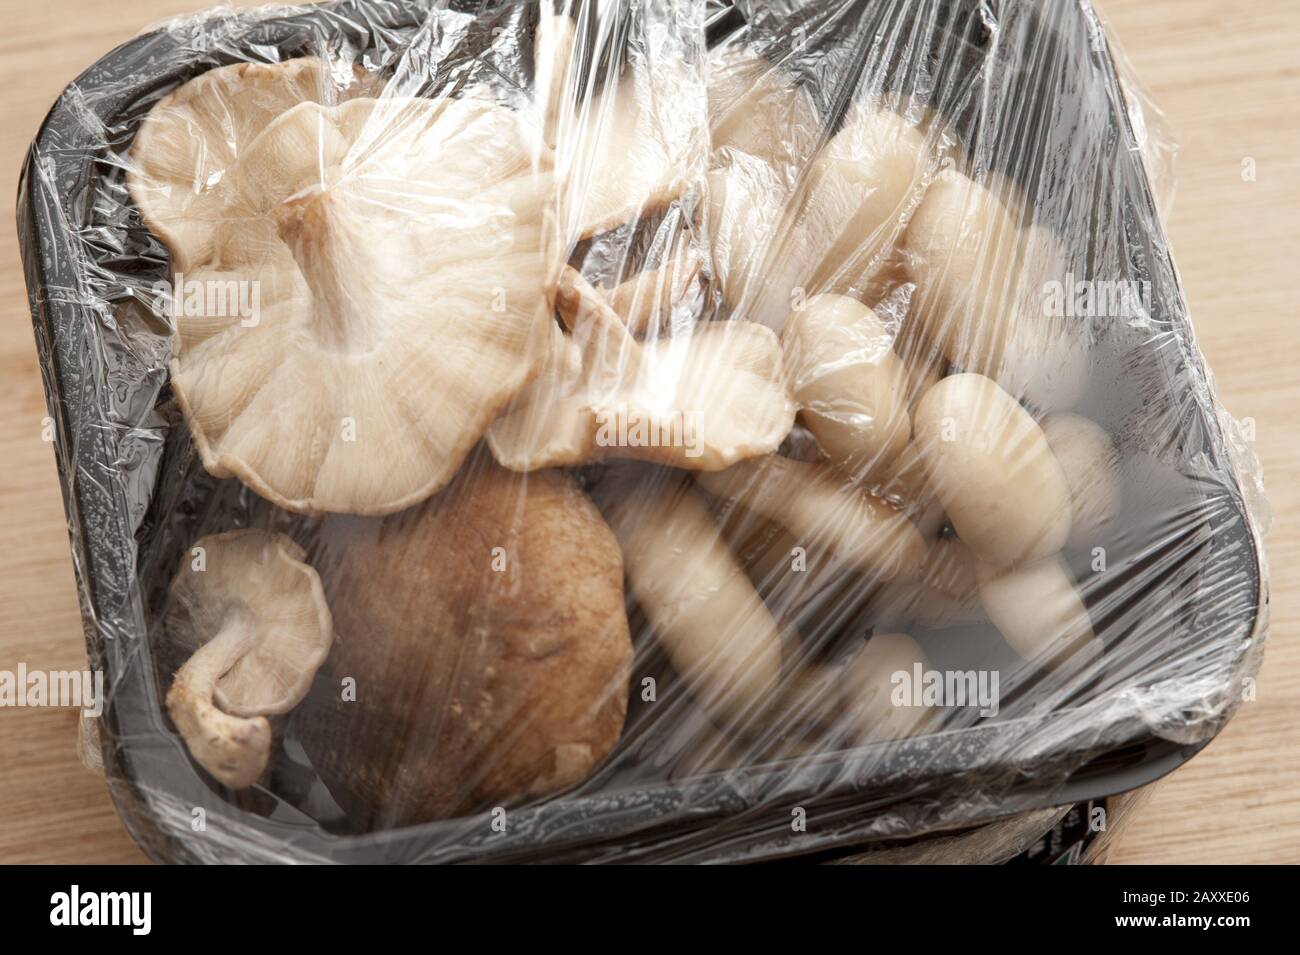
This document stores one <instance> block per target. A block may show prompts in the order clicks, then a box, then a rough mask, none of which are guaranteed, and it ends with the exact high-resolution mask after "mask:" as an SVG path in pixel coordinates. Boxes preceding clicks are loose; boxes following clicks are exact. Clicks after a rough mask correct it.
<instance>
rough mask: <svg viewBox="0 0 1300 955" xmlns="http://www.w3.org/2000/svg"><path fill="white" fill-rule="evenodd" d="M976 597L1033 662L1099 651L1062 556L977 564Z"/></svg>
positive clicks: (1054, 663)
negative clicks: (1008, 563)
mask: <svg viewBox="0 0 1300 955" xmlns="http://www.w3.org/2000/svg"><path fill="white" fill-rule="evenodd" d="M976 574H977V576H978V578H979V594H980V602H981V603H982V604H983V606H984V610H985V612H987V613H988V616H989V620H991V621H992V622H993V624H994V626H996V627H997V628H998V630H999V631H1001V633H1002V636H1003V637H1004V638H1005V639H1006V641H1007V643H1009V644H1010V645H1011V647H1012V648H1013V649H1014V650H1015V651H1016V652H1017V653H1019V654H1020V656H1022V657H1023V658H1024V659H1025V660H1027V661H1028V662H1030V663H1031V664H1033V665H1035V666H1042V667H1048V668H1055V667H1059V666H1061V665H1062V664H1064V663H1066V662H1067V661H1072V662H1074V663H1083V662H1087V661H1089V660H1091V659H1094V658H1095V657H1096V656H1097V655H1098V654H1100V653H1101V652H1102V643H1101V641H1100V640H1099V639H1098V638H1097V637H1096V635H1095V634H1094V633H1093V630H1092V622H1091V620H1090V619H1089V617H1088V610H1087V608H1086V607H1085V606H1084V604H1083V600H1082V599H1081V598H1080V596H1079V591H1078V589H1077V588H1076V587H1075V585H1074V579H1073V578H1072V577H1071V576H1070V570H1069V568H1068V567H1066V565H1065V562H1064V561H1062V560H1061V558H1060V557H1058V556H1056V555H1053V556H1051V557H1046V558H1044V559H1042V560H1036V561H1031V562H1028V563H1025V564H1021V565H1018V566H1015V567H1004V568H997V567H993V566H991V565H988V564H980V565H978V566H977V568H976Z"/></svg>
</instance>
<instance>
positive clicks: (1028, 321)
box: [903, 170, 1089, 410]
mask: <svg viewBox="0 0 1300 955" xmlns="http://www.w3.org/2000/svg"><path fill="white" fill-rule="evenodd" d="M992 185H993V187H994V188H1003V187H1002V186H1001V185H1000V184H998V183H993V184H992ZM1022 215H1023V213H1022V212H1020V211H1019V209H1018V207H1014V208H1013V209H1008V208H1007V207H1006V206H1005V205H1003V203H1002V202H1001V201H1000V200H999V199H998V197H997V195H995V194H994V193H993V192H991V191H990V189H988V188H985V186H983V185H980V184H978V183H976V182H973V181H972V180H970V179H968V178H967V177H966V176H964V175H962V174H961V173H959V172H956V171H953V170H948V171H945V172H944V173H943V174H942V175H940V176H939V177H938V179H937V180H936V181H935V182H934V183H933V184H932V185H931V186H930V188H929V190H928V191H927V192H926V194H925V198H924V200H923V201H922V202H921V204H920V206H919V207H918V208H917V210H916V213H915V215H913V217H912V220H911V222H910V223H909V225H908V227H907V233H906V235H905V236H904V241H903V245H904V249H905V253H906V256H907V261H908V268H909V271H910V272H911V274H912V276H913V278H914V279H915V281H916V283H917V292H916V294H915V295H914V296H913V304H914V311H915V313H916V320H917V321H918V323H919V324H920V326H921V329H922V331H923V334H924V336H925V337H926V338H927V339H928V340H929V341H931V342H933V343H934V344H935V345H937V346H938V347H939V348H940V349H941V350H942V351H943V353H944V354H945V355H946V356H947V357H948V359H949V360H950V361H952V363H953V364H954V365H958V366H960V367H961V368H963V369H964V370H966V371H969V372H975V373H978V374H982V375H985V376H987V377H989V378H992V379H994V380H996V381H997V382H998V383H999V384H1000V385H1001V386H1002V387H1003V388H1004V389H1005V390H1006V391H1008V392H1009V393H1010V394H1011V395H1012V396H1014V397H1016V398H1017V399H1019V398H1028V399H1029V400H1030V401H1031V402H1032V403H1033V404H1035V405H1036V406H1037V407H1039V408H1040V409H1043V410H1062V409H1066V408H1069V407H1072V406H1073V405H1074V404H1075V403H1076V402H1077V401H1078V399H1079V398H1080V396H1081V395H1082V393H1083V391H1084V390H1085V389H1086V386H1087V381H1088V371H1089V361H1088V351H1087V343H1086V341H1085V339H1084V337H1083V336H1082V334H1081V332H1080V331H1079V330H1078V329H1077V328H1071V327H1070V326H1069V325H1067V323H1066V322H1065V320H1064V319H1063V318H1061V317H1054V316H1049V315H1046V314H1044V311H1045V309H1044V297H1045V288H1046V283H1048V282H1049V281H1050V280H1052V279H1059V278H1063V277H1064V275H1065V271H1066V266H1065V261H1066V256H1065V253H1064V251H1063V250H1062V248H1061V244H1060V241H1059V240H1058V239H1057V238H1056V236H1055V234H1054V233H1053V232H1052V231H1051V230H1050V229H1047V228H1045V227H1043V226H1041V225H1033V226H1029V227H1027V228H1021V226H1020V224H1019V218H1018V216H1022Z"/></svg>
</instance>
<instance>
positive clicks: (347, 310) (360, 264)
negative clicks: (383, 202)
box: [275, 188, 382, 353]
mask: <svg viewBox="0 0 1300 955" xmlns="http://www.w3.org/2000/svg"><path fill="white" fill-rule="evenodd" d="M275 220H276V226H277V227H278V230H279V233H280V239H281V240H282V241H283V242H284V244H285V245H287V246H288V247H289V250H290V251H291V252H292V253H293V257H294V261H296V262H297V263H298V268H299V269H300V270H301V271H302V274H303V278H304V279H306V281H307V287H308V288H309V289H311V294H312V299H313V303H314V305H315V310H314V314H315V319H316V327H315V331H316V334H317V335H319V337H320V339H321V341H322V343H324V344H325V346H326V347H328V348H330V349H332V350H334V351H340V352H352V353H360V352H368V351H370V350H372V349H373V348H374V347H375V345H377V344H378V339H379V335H378V331H379V329H378V325H377V320H376V308H375V303H376V302H377V301H381V300H382V299H381V298H380V297H379V296H377V295H374V294H371V291H372V290H371V289H369V288H368V287H367V284H368V283H367V279H366V276H368V275H370V274H372V273H373V270H372V269H371V268H370V267H369V266H368V263H367V260H368V259H370V258H373V256H371V255H370V250H369V249H368V248H367V246H366V243H365V241H364V237H363V236H361V235H359V234H358V230H357V229H355V228H354V227H353V224H352V223H351V222H349V220H348V217H347V215H345V214H343V212H342V210H340V209H339V208H338V199H337V198H336V197H335V196H334V195H333V194H332V193H331V192H329V191H328V190H325V189H321V188H316V189H313V190H311V191H309V192H307V193H304V194H302V195H299V196H297V197H295V198H293V199H288V200H286V201H285V202H283V203H281V204H280V206H279V208H278V209H277V210H276V213H275Z"/></svg>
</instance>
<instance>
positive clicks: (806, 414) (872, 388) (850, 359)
mask: <svg viewBox="0 0 1300 955" xmlns="http://www.w3.org/2000/svg"><path fill="white" fill-rule="evenodd" d="M781 344H782V346H783V348H784V349H785V366H786V373H787V374H788V375H789V377H790V383H791V387H792V388H793V390H794V397H795V400H796V401H797V402H798V403H799V407H800V409H801V410H800V417H801V419H802V420H803V423H804V425H805V426H806V427H807V428H808V430H809V431H811V432H812V433H813V435H814V436H815V437H816V438H817V443H818V444H820V445H821V447H822V449H823V450H824V451H825V452H826V454H827V456H828V457H829V458H830V460H831V461H832V462H833V463H835V464H838V465H842V466H846V467H850V468H852V467H864V468H870V467H871V466H873V465H876V464H887V463H888V462H890V461H892V460H893V459H894V458H895V457H897V456H898V454H899V452H900V451H901V450H902V449H903V447H904V446H905V445H906V444H907V442H908V439H910V438H911V436H912V422H911V420H910V418H909V416H908V411H907V373H906V370H905V368H904V366H903V363H902V361H900V360H899V358H898V355H896V354H895V353H894V350H893V336H891V335H890V334H889V332H888V330H886V328H885V327H884V326H883V325H882V324H881V323H880V321H879V320H878V319H877V318H876V315H875V313H874V312H872V311H871V309H869V308H867V307H866V306H865V305H863V304H861V303H860V302H857V301H855V300H854V299H851V298H847V297H845V296H843V295H819V296H817V297H816V298H814V299H812V300H811V301H809V302H808V303H807V304H806V305H805V306H804V308H803V309H802V310H796V311H794V312H792V313H791V314H790V318H789V319H788V320H787V322H786V325H785V329H784V331H783V332H782V333H781Z"/></svg>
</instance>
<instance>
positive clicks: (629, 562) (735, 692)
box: [605, 481, 781, 723]
mask: <svg viewBox="0 0 1300 955" xmlns="http://www.w3.org/2000/svg"><path fill="white" fill-rule="evenodd" d="M605 514H606V517H607V518H608V520H609V522H610V526H611V527H612V528H613V529H614V533H615V534H616V535H617V536H618V539H619V543H620V544H621V545H622V548H623V563H624V566H625V567H626V568H627V579H628V584H629V589H630V591H631V593H632V595H633V596H635V598H636V600H637V602H638V603H639V604H640V606H641V608H642V610H643V611H644V612H645V614H646V617H647V618H648V619H649V621H650V624H651V625H652V626H653V628H654V631H655V633H656V635H657V636H658V638H659V641H660V643H661V644H662V645H663V647H664V650H665V651H666V652H667V654H668V657H669V659H670V660H671V661H672V664H673V667H674V668H675V669H676V670H677V671H678V672H679V673H680V674H681V675H682V677H683V679H685V680H686V682H687V685H688V686H690V688H691V691H692V693H694V694H695V695H696V696H697V697H698V698H699V699H700V700H701V702H702V703H703V704H704V705H705V706H706V707H707V708H708V709H709V710H710V712H712V713H713V714H714V716H715V718H717V719H719V720H721V721H723V722H727V723H736V722H739V721H742V720H744V719H746V718H747V717H750V716H753V715H754V714H756V713H757V712H758V711H760V710H761V709H762V708H763V707H764V706H766V705H767V703H768V700H769V697H770V694H771V693H772V691H773V690H774V689H775V687H776V685H777V677H778V674H779V672H780V668H781V638H780V634H779V631H778V628H777V625H776V622H775V621H774V620H773V619H772V615H771V614H770V613H769V612H768V610H767V607H765V606H764V605H763V601H762V600H761V599H760V598H759V596H758V594H757V593H756V592H755V590H754V587H753V585H752V584H751V583H750V581H749V578H748V577H747V576H746V575H745V571H744V570H743V569H742V568H741V567H740V565H739V564H738V563H737V562H736V560H735V558H734V557H733V556H732V555H731V552H730V551H729V550H728V549H727V547H726V546H725V545H724V544H723V542H722V539H721V537H720V534H719V531H718V528H717V526H716V525H715V524H714V523H713V519H712V518H711V517H710V516H709V510H708V507H707V506H706V505H705V503H704V500H703V499H702V498H701V497H700V495H699V494H698V493H696V492H695V491H694V490H692V489H691V488H690V487H688V486H684V485H682V484H681V483H680V482H667V483H664V482H650V481H645V482H642V483H641V484H639V485H636V486H634V487H633V488H631V489H627V488H624V489H620V491H619V494H618V498H617V499H616V500H609V499H607V502H606V506H605Z"/></svg>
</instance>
